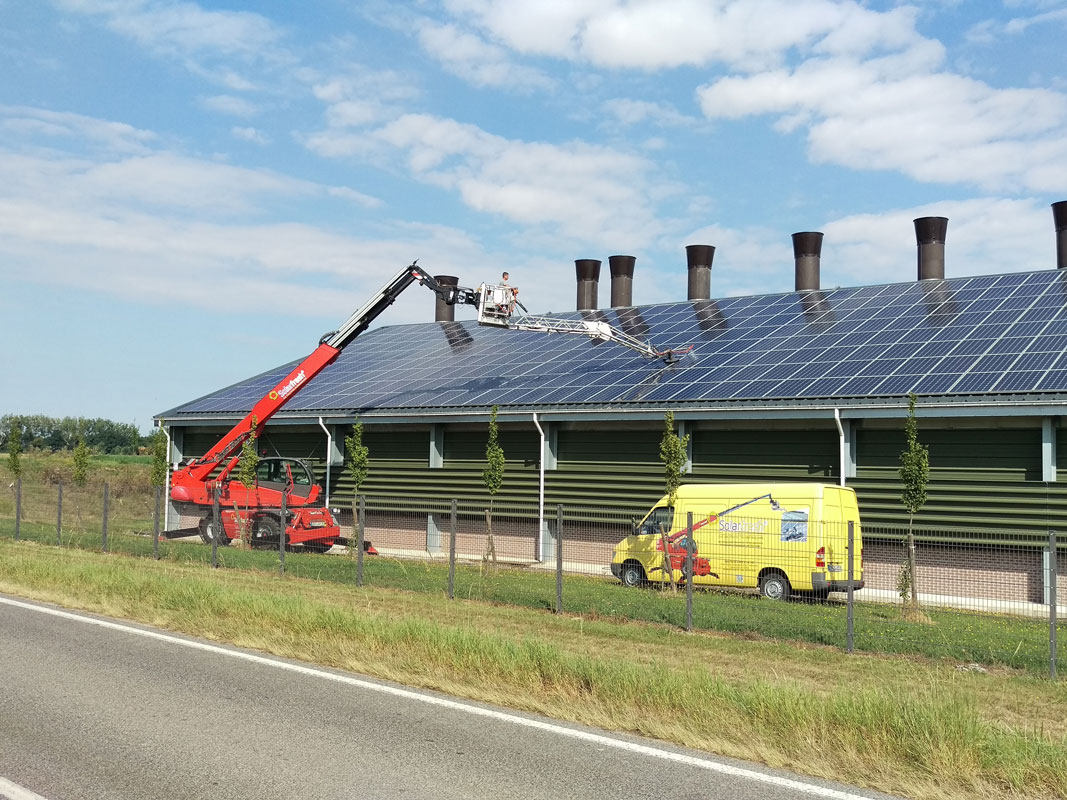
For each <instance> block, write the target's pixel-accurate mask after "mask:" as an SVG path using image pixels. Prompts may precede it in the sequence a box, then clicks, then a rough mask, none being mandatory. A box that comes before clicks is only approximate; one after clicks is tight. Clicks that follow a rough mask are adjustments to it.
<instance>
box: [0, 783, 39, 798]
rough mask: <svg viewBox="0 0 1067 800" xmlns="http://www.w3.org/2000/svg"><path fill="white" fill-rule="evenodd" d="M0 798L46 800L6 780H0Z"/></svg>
mask: <svg viewBox="0 0 1067 800" xmlns="http://www.w3.org/2000/svg"><path fill="white" fill-rule="evenodd" d="M0 797H3V798H6V800H46V799H45V798H44V797H41V795H39V794H37V793H36V792H31V791H30V790H29V789H27V788H26V787H25V786H19V785H18V784H17V783H12V782H11V781H9V780H8V779H7V778H0Z"/></svg>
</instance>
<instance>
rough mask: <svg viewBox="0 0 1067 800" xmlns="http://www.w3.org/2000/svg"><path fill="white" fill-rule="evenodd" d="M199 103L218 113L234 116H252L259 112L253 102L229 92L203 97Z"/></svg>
mask: <svg viewBox="0 0 1067 800" xmlns="http://www.w3.org/2000/svg"><path fill="white" fill-rule="evenodd" d="M201 105H203V106H204V108H206V109H208V110H209V111H217V112H219V113H220V114H229V115H231V116H234V117H252V116H255V115H256V114H258V113H259V107H258V106H257V105H256V104H255V103H252V102H250V101H248V100H246V99H244V98H243V97H234V96H233V95H230V94H218V95H215V96H213V97H205V98H204V99H203V100H202V101H201Z"/></svg>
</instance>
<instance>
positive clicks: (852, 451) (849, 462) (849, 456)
mask: <svg viewBox="0 0 1067 800" xmlns="http://www.w3.org/2000/svg"><path fill="white" fill-rule="evenodd" d="M841 427H842V428H843V429H844V431H845V434H844V445H845V447H844V450H843V451H842V457H843V461H842V464H841V467H840V469H841V474H842V475H844V477H845V480H846V481H847V480H848V479H849V478H855V477H856V429H857V428H858V427H859V425H857V424H856V423H855V422H854V421H853V420H850V419H843V420H841Z"/></svg>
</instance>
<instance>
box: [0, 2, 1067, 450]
mask: <svg viewBox="0 0 1067 800" xmlns="http://www.w3.org/2000/svg"><path fill="white" fill-rule="evenodd" d="M1065 37H1067V2H1050V1H1049V0H1003V2H991V1H989V2H987V1H983V0H974V1H972V2H966V1H964V0H926V2H919V3H913V4H901V3H895V2H889V1H888V0H887V1H885V2H877V1H875V0H871V1H870V2H837V1H836V0H743V2H720V1H719V0H529V1H528V2H521V3H520V2H514V1H513V2H506V0H416V1H415V2H408V3H404V2H396V1H395V0H391V1H388V2H386V1H384V0H383V1H382V2H379V1H378V0H364V1H363V2H342V0H303V2H299V3H294V2H289V1H288V0H260V2H255V3H251V2H239V1H238V0H230V1H229V2H207V0H203V1H202V2H190V1H189V0H0V76H2V77H0V340H2V342H3V347H2V349H0V375H2V376H3V378H2V382H0V390H2V391H0V415H3V414H45V415H48V416H55V417H62V416H82V417H90V418H92V417H105V418H108V419H112V420H115V421H118V422H128V423H133V424H136V425H137V426H138V427H139V428H140V429H141V430H142V431H145V432H147V431H148V430H149V429H150V428H151V425H152V424H153V423H152V419H153V416H154V415H156V414H159V413H160V412H163V411H165V410H167V409H170V408H173V407H175V406H178V405H181V404H183V403H185V402H188V401H190V400H192V399H194V398H197V397H199V396H201V395H204V394H206V393H208V392H211V391H214V390H216V389H219V388H222V387H224V386H228V385H230V384H233V383H236V382H238V381H241V380H243V379H245V378H248V377H250V376H252V375H256V374H259V373H261V372H263V371H265V370H267V369H270V368H273V367H276V366H278V365H281V364H283V363H286V362H288V361H291V360H293V359H298V358H300V357H302V356H304V355H306V354H308V353H310V352H311V351H312V350H314V348H315V346H316V345H317V344H318V341H319V337H320V336H321V335H322V334H323V333H324V332H326V331H330V330H333V329H335V328H336V327H337V326H338V325H339V324H340V323H341V322H342V321H343V320H345V319H346V318H347V317H348V315H349V314H350V313H351V312H352V311H353V310H354V309H356V308H358V307H359V306H361V305H362V304H363V303H364V302H365V301H366V300H367V299H368V298H369V297H370V296H371V295H372V294H373V293H374V292H376V291H377V289H379V288H380V287H381V286H382V284H383V283H385V282H386V281H387V280H388V279H390V278H391V277H392V276H393V275H394V274H395V273H396V272H397V271H398V270H399V269H400V268H401V267H403V266H404V265H406V264H410V263H411V262H412V261H414V260H416V259H417V260H418V263H419V264H420V265H422V266H423V267H425V268H426V269H427V270H428V271H430V272H431V273H432V274H446V275H455V276H457V277H459V279H460V284H461V285H462V286H469V287H475V286H477V285H478V284H479V283H481V282H483V281H487V282H492V281H495V280H497V279H498V278H499V275H500V273H501V271H502V270H505V269H506V270H508V271H509V272H510V273H511V283H512V284H514V285H516V286H518V287H519V289H520V299H522V300H523V303H524V305H526V307H527V308H529V310H530V311H531V312H535V313H545V312H552V311H570V310H573V309H574V307H575V271H574V260H575V259H580V258H596V259H601V260H602V261H603V262H604V265H603V269H602V273H601V287H600V306H601V307H605V306H607V305H608V304H609V278H608V268H607V260H608V256H610V255H613V254H628V255H633V256H636V257H637V265H636V271H635V275H634V289H633V293H634V302H635V303H636V304H638V305H645V304H651V303H661V302H671V301H678V300H684V299H685V296H686V267H685V249H684V248H685V246H686V245H687V244H710V245H714V246H715V247H716V253H715V260H714V265H713V270H712V296H713V297H725V296H731V295H745V294H757V293H760V294H761V293H775V292H789V291H792V289H793V279H794V263H793V251H792V244H791V240H790V235H791V234H792V233H794V232H797V231H813V230H814V231H822V232H823V233H824V234H825V239H824V245H823V253H822V286H823V287H824V288H831V287H835V286H857V285H862V284H872V283H890V282H899V281H907V280H914V279H915V273H916V243H915V234H914V227H913V224H912V220H914V219H915V218H916V217H922V216H944V217H948V218H949V225H948V235H947V243H946V276H947V277H958V276H964V275H974V274H983V273H1002V272H1017V271H1029V270H1035V269H1051V268H1054V267H1055V265H1056V260H1055V259H1056V255H1055V232H1054V227H1053V222H1052V213H1051V210H1050V208H1049V205H1050V204H1051V203H1053V202H1056V201H1059V200H1067V59H1064V57H1063V41H1064V40H1065ZM433 308H434V296H433V294H432V293H431V292H429V291H427V290H426V289H424V288H421V287H419V286H413V287H412V288H410V289H408V291H407V292H406V293H405V294H404V295H403V296H402V297H401V299H400V300H399V301H398V302H397V303H396V305H394V306H393V307H392V308H390V309H389V310H388V311H386V312H385V314H383V315H382V316H381V317H380V318H379V320H378V323H377V324H379V325H396V324H406V323H412V322H425V321H431V320H432V319H433ZM473 316H474V314H473V309H469V308H459V309H457V314H456V318H457V319H472V318H473ZM389 357H395V358H403V354H402V353H399V354H391V355H390V356H389Z"/></svg>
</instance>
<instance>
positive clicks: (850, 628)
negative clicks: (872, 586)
mask: <svg viewBox="0 0 1067 800" xmlns="http://www.w3.org/2000/svg"><path fill="white" fill-rule="evenodd" d="M855 551H856V524H855V521H854V520H851V519H850V520H849V521H848V589H847V593H848V598H847V600H846V601H845V602H846V604H847V606H848V612H847V615H846V630H845V648H846V649H847V650H848V652H850V653H851V652H853V650H855V645H856V642H855V624H856V620H855V603H854V602H853V601H854V599H855V597H854V595H853V589H852V581H853V579H854V578H855V577H856V568H855V565H854V563H853V561H852V556H853V555H854V553H855Z"/></svg>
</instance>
